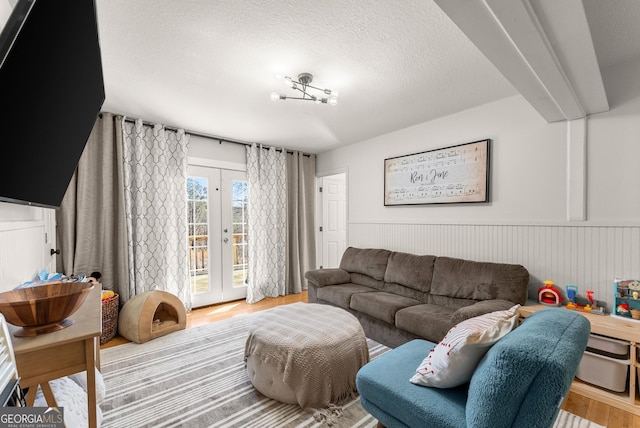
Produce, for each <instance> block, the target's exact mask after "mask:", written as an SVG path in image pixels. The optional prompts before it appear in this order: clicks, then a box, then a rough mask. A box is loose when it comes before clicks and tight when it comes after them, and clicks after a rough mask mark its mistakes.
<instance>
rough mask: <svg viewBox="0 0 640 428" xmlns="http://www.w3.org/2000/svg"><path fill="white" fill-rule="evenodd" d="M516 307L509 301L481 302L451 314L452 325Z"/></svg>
mask: <svg viewBox="0 0 640 428" xmlns="http://www.w3.org/2000/svg"><path fill="white" fill-rule="evenodd" d="M514 305H515V303H513V302H510V301H508V300H501V299H495V300H481V301H479V302H477V303H474V304H473V305H470V306H465V307H464V308H460V309H458V310H457V311H455V312H454V313H453V314H451V323H452V324H454V325H455V324H458V323H460V322H462V321H464V320H466V319H469V318H473V317H477V316H480V315H484V314H488V313H489V312H495V311H504V310H507V309H509V308H511V307H513V306H514Z"/></svg>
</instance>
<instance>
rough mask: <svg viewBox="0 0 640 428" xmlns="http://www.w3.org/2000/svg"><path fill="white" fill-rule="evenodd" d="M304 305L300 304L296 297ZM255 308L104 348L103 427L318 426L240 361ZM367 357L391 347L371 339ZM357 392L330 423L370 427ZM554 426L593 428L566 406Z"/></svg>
mask: <svg viewBox="0 0 640 428" xmlns="http://www.w3.org/2000/svg"><path fill="white" fill-rule="evenodd" d="M295 304H302V303H295ZM254 316H255V314H250V315H244V316H240V317H236V318H232V319H229V320H225V321H219V322H216V323H212V324H208V325H205V326H200V327H196V328H192V329H188V330H182V331H179V332H176V333H172V334H170V335H168V336H164V337H160V338H158V339H155V340H152V341H150V342H147V343H144V344H140V345H139V344H136V343H128V344H125V345H119V346H115V347H112V348H107V349H105V350H103V351H101V363H102V374H103V377H104V381H105V386H106V390H107V394H106V397H105V400H104V402H103V403H102V405H101V406H100V407H101V408H102V411H103V423H102V427H103V428H125V427H126V428H137V427H140V428H142V427H150V428H151V427H153V428H160V427H190V428H200V427H236V428H239V427H242V428H251V427H300V428H303V427H320V426H323V424H321V423H318V422H316V421H315V419H314V418H313V415H311V414H310V413H306V412H304V411H302V410H301V409H300V407H298V406H297V405H288V404H282V403H279V402H277V401H275V400H271V399H268V398H265V397H264V396H263V395H261V394H260V393H258V392H257V391H255V389H254V388H253V386H252V385H251V383H250V382H249V378H248V377H247V374H246V370H245V367H244V362H243V353H244V343H245V340H246V338H247V326H248V324H249V322H250V321H251V319H252V318H253V317H254ZM368 345H369V350H370V353H371V358H372V359H373V358H375V357H377V356H379V355H381V354H383V353H384V352H386V351H387V350H388V349H389V348H387V347H385V346H383V345H380V344H378V343H376V342H374V341H372V340H368ZM376 424H377V421H376V420H375V419H373V418H372V417H371V416H370V415H369V414H368V413H367V412H366V411H365V410H364V409H363V408H362V407H361V406H360V403H359V400H358V399H357V398H356V399H354V400H352V401H350V402H348V403H346V404H345V405H344V406H343V415H342V417H340V418H339V419H338V422H337V423H336V424H334V425H333V427H334V428H351V427H353V428H356V427H363V428H364V427H375V426H376ZM555 427H556V428H568V427H575V428H578V427H579V428H595V427H598V425H595V424H593V425H589V424H588V421H586V420H585V419H581V418H578V417H577V416H575V415H571V414H570V413H567V412H562V413H561V414H560V416H559V417H558V422H557V423H556V425H555Z"/></svg>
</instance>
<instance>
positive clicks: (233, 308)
mask: <svg viewBox="0 0 640 428" xmlns="http://www.w3.org/2000/svg"><path fill="white" fill-rule="evenodd" d="M296 302H305V303H306V302H308V296H307V292H306V291H304V292H302V293H301V294H293V295H289V296H284V297H276V298H267V299H264V300H262V301H260V302H258V303H254V304H252V305H250V304H247V303H246V302H245V301H244V300H237V301H234V302H228V303H221V304H218V305H212V306H205V307H202V308H197V309H194V310H193V311H191V313H189V314H187V328H192V327H197V326H200V325H204V324H208V323H212V322H216V321H221V320H224V319H228V318H233V317H236V316H239V315H244V314H249V313H252V312H258V311H263V310H265V309H269V308H273V307H275V306H279V305H287V304H290V303H296ZM127 342H129V341H128V340H127V339H124V338H123V337H120V336H116V337H114V338H113V339H111V340H110V341H109V342H107V343H105V344H104V345H102V346H100V349H106V348H110V347H112V346H117V345H121V344H123V343H127ZM562 408H563V409H564V410H566V411H567V412H571V413H573V414H575V415H578V416H580V417H583V418H585V419H589V420H590V421H593V422H595V423H597V424H600V425H604V426H606V427H609V428H640V416H636V415H634V414H632V413H628V412H625V411H623V410H620V409H617V408H615V407H611V406H609V405H606V404H603V403H600V402H598V401H595V400H591V399H590V398H587V397H584V396H582V395H578V394H575V393H573V392H570V393H569V396H568V397H567V399H566V400H565V402H564V404H563V405H562Z"/></svg>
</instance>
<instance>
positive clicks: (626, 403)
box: [520, 304, 640, 415]
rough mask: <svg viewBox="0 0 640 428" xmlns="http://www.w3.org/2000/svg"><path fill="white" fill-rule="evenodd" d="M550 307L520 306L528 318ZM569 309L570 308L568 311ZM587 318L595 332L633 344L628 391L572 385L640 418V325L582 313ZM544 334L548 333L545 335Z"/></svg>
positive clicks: (630, 321)
mask: <svg viewBox="0 0 640 428" xmlns="http://www.w3.org/2000/svg"><path fill="white" fill-rule="evenodd" d="M547 308H549V306H546V305H541V304H530V305H529V304H527V305H525V306H521V307H520V316H522V317H523V318H526V317H528V316H529V315H531V314H532V313H534V312H537V311H539V310H541V309H547ZM564 310H568V309H564ZM578 313H580V314H581V315H584V316H585V317H586V318H587V319H588V320H589V322H590V323H591V333H595V334H599V335H601V336H607V337H611V338H614V339H620V340H625V341H627V342H629V343H630V344H631V347H630V360H631V365H630V366H629V374H628V376H629V379H628V390H626V391H625V392H614V391H609V390H606V389H604V388H599V387H597V386H594V385H591V384H588V383H586V382H582V381H581V380H580V379H574V381H573V383H572V384H571V391H573V392H575V393H576V394H579V395H583V396H585V397H588V398H591V399H593V400H596V401H600V402H602V403H605V404H607V405H609V406H613V407H616V408H618V409H622V410H624V411H625V412H629V413H633V414H635V415H640V400H639V399H638V394H637V393H636V371H637V369H638V368H639V367H640V363H639V362H638V361H637V358H636V356H637V355H638V349H639V348H640V322H638V321H632V320H626V319H624V318H619V317H612V316H610V315H594V314H589V313H587V312H578ZM541 333H542V334H544V332H541Z"/></svg>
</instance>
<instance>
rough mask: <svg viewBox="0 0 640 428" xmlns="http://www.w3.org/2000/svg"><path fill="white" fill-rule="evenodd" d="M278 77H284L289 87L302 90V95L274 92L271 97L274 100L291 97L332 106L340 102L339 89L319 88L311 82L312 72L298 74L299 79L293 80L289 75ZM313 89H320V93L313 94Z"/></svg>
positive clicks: (279, 76)
mask: <svg viewBox="0 0 640 428" xmlns="http://www.w3.org/2000/svg"><path fill="white" fill-rule="evenodd" d="M276 78H277V79H283V83H284V84H285V85H287V86H289V87H291V89H293V90H295V91H299V92H302V96H301V97H288V96H286V95H284V94H278V93H277V92H273V93H272V94H271V99H272V100H274V101H275V100H286V99H287V98H288V99H291V100H306V101H313V102H315V103H316V104H330V105H332V106H335V105H336V104H338V98H337V97H338V92H337V91H333V90H331V89H323V88H318V87H316V86H312V85H311V84H310V83H311V82H312V81H313V75H312V74H311V73H300V74H299V75H298V80H297V81H296V80H293V79H292V78H291V77H289V76H284V78H283V76H282V75H279V74H278V75H276ZM311 90H314V91H319V92H320V94H319V95H318V94H313V93H311ZM323 95H328V96H329V97H328V98H327V97H323Z"/></svg>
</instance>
